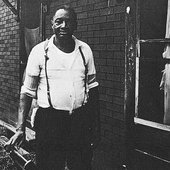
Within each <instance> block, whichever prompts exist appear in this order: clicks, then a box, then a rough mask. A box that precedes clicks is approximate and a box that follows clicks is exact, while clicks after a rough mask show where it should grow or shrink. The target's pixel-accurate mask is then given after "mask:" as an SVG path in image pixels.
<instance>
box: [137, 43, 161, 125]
mask: <svg viewBox="0 0 170 170" xmlns="http://www.w3.org/2000/svg"><path fill="white" fill-rule="evenodd" d="M163 51H164V44H161V43H155V44H153V43H152V44H148V43H147V44H146V43H145V44H142V45H141V56H140V59H139V98H138V99H139V100H138V101H139V103H138V117H139V118H143V119H145V120H151V121H155V122H159V123H163V116H164V115H163V114H164V111H163V109H164V108H163V100H164V99H163V91H161V90H160V88H159V85H160V82H161V77H162V70H163V69H164V61H163V58H162V53H163Z"/></svg>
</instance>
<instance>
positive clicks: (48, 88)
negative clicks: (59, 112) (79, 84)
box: [44, 40, 53, 107]
mask: <svg viewBox="0 0 170 170" xmlns="http://www.w3.org/2000/svg"><path fill="white" fill-rule="evenodd" d="M48 41H49V40H46V42H45V44H44V50H45V55H44V57H45V77H46V82H47V97H48V103H49V105H50V107H53V105H52V103H51V96H50V86H49V81H48V75H47V61H48V59H49V58H48V55H47V52H48V48H47V45H48Z"/></svg>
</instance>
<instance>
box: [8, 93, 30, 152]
mask: <svg viewBox="0 0 170 170" xmlns="http://www.w3.org/2000/svg"><path fill="white" fill-rule="evenodd" d="M31 103H32V97H30V96H28V95H27V94H24V93H21V95H20V102H19V110H18V124H17V130H16V133H15V134H14V135H13V136H12V137H11V138H10V140H9V141H8V142H7V143H6V144H5V147H6V149H7V150H8V149H10V148H11V146H13V145H20V144H21V143H22V142H23V140H24V138H25V126H26V119H27V117H28V113H29V110H30V108H31Z"/></svg>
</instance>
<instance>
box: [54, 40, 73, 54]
mask: <svg viewBox="0 0 170 170" xmlns="http://www.w3.org/2000/svg"><path fill="white" fill-rule="evenodd" d="M53 43H54V45H55V46H56V47H57V48H59V49H60V50H61V51H63V52H65V53H71V52H73V51H74V48H75V41H74V40H73V39H72V37H70V38H67V39H64V38H60V39H58V38H56V37H55V38H54V40H53Z"/></svg>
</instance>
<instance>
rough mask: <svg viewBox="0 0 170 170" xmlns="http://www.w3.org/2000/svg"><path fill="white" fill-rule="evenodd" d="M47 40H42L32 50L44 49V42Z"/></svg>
mask: <svg viewBox="0 0 170 170" xmlns="http://www.w3.org/2000/svg"><path fill="white" fill-rule="evenodd" d="M47 41H49V40H45V41H42V42H40V43H38V44H36V45H35V46H34V47H33V50H44V46H45V43H47Z"/></svg>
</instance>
